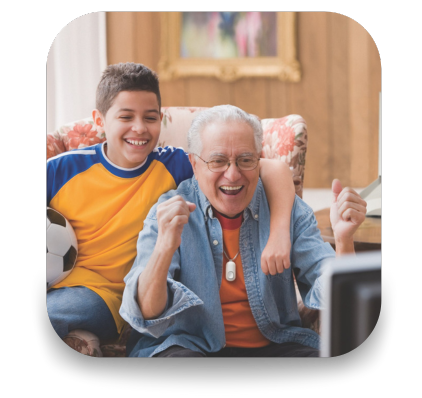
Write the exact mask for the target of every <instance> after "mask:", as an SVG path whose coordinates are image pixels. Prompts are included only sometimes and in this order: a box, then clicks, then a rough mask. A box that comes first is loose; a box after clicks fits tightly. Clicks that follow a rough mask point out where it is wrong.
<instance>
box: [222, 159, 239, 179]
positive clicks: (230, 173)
mask: <svg viewBox="0 0 422 398" xmlns="http://www.w3.org/2000/svg"><path fill="white" fill-rule="evenodd" d="M240 175H241V174H240V171H239V168H238V167H237V166H236V161H233V162H230V165H229V168H228V169H227V170H226V171H225V173H224V176H225V177H226V178H227V179H228V180H230V181H236V180H238V179H239V178H240Z"/></svg>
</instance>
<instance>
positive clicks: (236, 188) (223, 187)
mask: <svg viewBox="0 0 422 398" xmlns="http://www.w3.org/2000/svg"><path fill="white" fill-rule="evenodd" d="M220 188H221V189H224V190H225V191H236V190H238V189H240V188H242V185H239V186H237V187H228V186H222V187H220Z"/></svg>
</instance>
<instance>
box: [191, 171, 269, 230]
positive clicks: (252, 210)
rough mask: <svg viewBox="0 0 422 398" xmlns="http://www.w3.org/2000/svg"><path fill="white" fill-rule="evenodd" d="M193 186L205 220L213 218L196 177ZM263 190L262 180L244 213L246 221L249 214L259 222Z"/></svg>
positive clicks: (259, 181) (208, 203)
mask: <svg viewBox="0 0 422 398" xmlns="http://www.w3.org/2000/svg"><path fill="white" fill-rule="evenodd" d="M192 186H193V188H194V189H195V192H196V194H197V196H198V202H199V207H200V209H201V211H202V213H203V214H204V217H205V219H206V218H207V217H210V218H213V212H212V207H211V203H210V201H209V200H208V199H207V197H206V196H205V195H204V193H203V192H202V191H201V189H200V188H199V185H198V180H197V179H196V177H195V176H193V177H192ZM263 189H264V188H263V186H262V182H261V179H259V180H258V184H257V186H256V189H255V192H254V195H253V197H252V200H251V201H250V203H249V205H248V206H247V207H246V209H245V210H244V212H243V215H244V217H245V219H246V218H248V217H247V216H246V213H248V215H249V217H250V218H252V219H253V220H255V221H256V222H258V213H259V204H260V200H261V197H262V195H261V192H262V190H263Z"/></svg>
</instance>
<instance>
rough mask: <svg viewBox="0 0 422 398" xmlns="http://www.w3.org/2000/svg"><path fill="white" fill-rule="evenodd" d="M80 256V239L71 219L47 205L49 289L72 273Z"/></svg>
mask: <svg viewBox="0 0 422 398" xmlns="http://www.w3.org/2000/svg"><path fill="white" fill-rule="evenodd" d="M77 256H78V241H77V239H76V235H75V231H74V230H73V228H72V226H71V225H70V223H69V221H67V220H66V218H65V217H64V216H63V215H62V214H60V213H59V212H58V211H57V210H54V209H52V208H50V207H47V289H49V288H50V287H52V286H53V285H55V284H56V283H58V282H60V281H61V280H63V279H64V278H66V276H67V275H69V274H70V272H71V271H72V269H73V267H74V266H75V263H76V258H77Z"/></svg>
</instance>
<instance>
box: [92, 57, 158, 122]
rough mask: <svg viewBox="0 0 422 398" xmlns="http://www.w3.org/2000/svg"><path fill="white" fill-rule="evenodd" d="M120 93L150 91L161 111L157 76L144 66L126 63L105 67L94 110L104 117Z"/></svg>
mask: <svg viewBox="0 0 422 398" xmlns="http://www.w3.org/2000/svg"><path fill="white" fill-rule="evenodd" d="M121 91H150V92H152V93H154V94H155V95H156V96H157V100H158V106H159V109H160V110H161V96H160V87H159V83H158V76H157V74H156V73H155V72H153V71H152V70H151V69H149V68H147V67H146V66H145V65H142V64H135V63H133V62H127V63H120V64H115V65H109V66H107V68H106V69H105V70H104V72H103V75H102V77H101V80H100V82H99V83H98V87H97V98H96V108H97V109H98V110H99V111H100V112H101V113H102V114H103V115H104V116H105V115H106V113H107V111H108V110H109V109H110V107H111V106H112V105H113V101H114V99H115V98H116V96H117V95H118V94H119V93H120V92H121Z"/></svg>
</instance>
